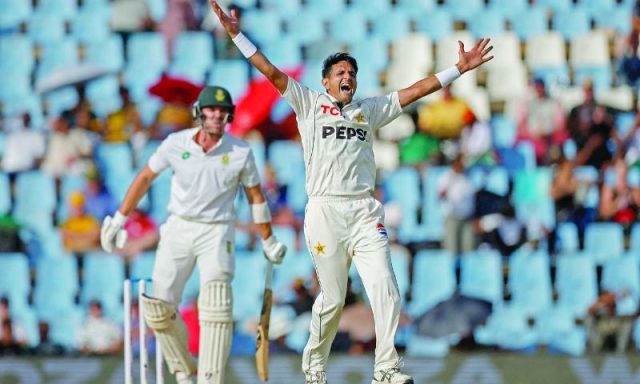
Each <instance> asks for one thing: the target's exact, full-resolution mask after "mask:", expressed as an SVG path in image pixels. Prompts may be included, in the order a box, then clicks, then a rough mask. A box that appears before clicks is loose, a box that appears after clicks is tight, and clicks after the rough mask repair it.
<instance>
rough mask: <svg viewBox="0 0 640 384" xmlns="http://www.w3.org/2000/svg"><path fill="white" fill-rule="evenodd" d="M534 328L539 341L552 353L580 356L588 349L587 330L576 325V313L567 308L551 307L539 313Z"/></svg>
mask: <svg viewBox="0 0 640 384" xmlns="http://www.w3.org/2000/svg"><path fill="white" fill-rule="evenodd" d="M534 329H535V331H536V333H537V336H538V343H539V344H541V345H545V346H546V347H547V350H548V351H549V352H551V353H563V354H568V355H573V356H580V355H582V354H583V353H584V351H585V349H586V344H587V335H586V332H585V330H584V328H583V327H582V326H578V325H576V321H575V314H574V313H573V312H571V311H570V310H568V309H567V308H563V307H560V306H555V307H549V308H547V309H546V310H544V311H542V312H540V313H538V315H537V316H536V318H535V327H534Z"/></svg>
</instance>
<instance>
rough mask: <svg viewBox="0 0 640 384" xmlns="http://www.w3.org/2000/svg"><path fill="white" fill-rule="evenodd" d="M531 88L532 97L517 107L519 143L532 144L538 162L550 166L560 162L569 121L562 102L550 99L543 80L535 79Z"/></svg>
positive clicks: (530, 95) (529, 96) (529, 95)
mask: <svg viewBox="0 0 640 384" xmlns="http://www.w3.org/2000/svg"><path fill="white" fill-rule="evenodd" d="M532 88H533V94H528V95H527V97H526V98H525V100H523V101H522V102H521V103H520V105H519V106H518V110H517V124H518V134H517V137H516V140H517V141H524V140H526V141H529V142H531V144H533V148H534V150H535V154H536V161H537V163H538V164H539V165H549V164H552V163H554V162H555V161H556V160H557V159H558V157H559V156H560V152H561V145H562V142H564V140H566V139H567V137H568V132H567V130H566V122H567V119H566V115H565V112H564V109H563V108H562V106H561V105H560V103H559V102H558V101H557V100H555V99H553V98H552V97H551V96H549V94H548V92H547V89H546V87H545V83H544V80H543V79H540V78H536V79H534V80H533V84H532Z"/></svg>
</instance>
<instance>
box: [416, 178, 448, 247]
mask: <svg viewBox="0 0 640 384" xmlns="http://www.w3.org/2000/svg"><path fill="white" fill-rule="evenodd" d="M447 169H448V167H446V166H443V167H429V168H426V169H425V170H424V172H423V174H422V175H421V176H422V223H421V225H420V227H418V228H416V230H415V231H414V233H413V234H412V239H413V240H414V241H441V240H442V235H443V228H444V213H443V211H442V204H441V203H440V197H439V196H438V188H437V186H438V182H439V180H440V178H441V177H442V174H443V173H444V172H446V171H447Z"/></svg>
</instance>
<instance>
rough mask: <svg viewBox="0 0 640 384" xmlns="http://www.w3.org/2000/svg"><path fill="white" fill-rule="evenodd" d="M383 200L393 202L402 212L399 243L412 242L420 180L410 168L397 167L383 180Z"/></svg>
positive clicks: (418, 204) (418, 205)
mask: <svg viewBox="0 0 640 384" xmlns="http://www.w3.org/2000/svg"><path fill="white" fill-rule="evenodd" d="M383 187H384V193H385V198H386V199H387V201H390V202H394V203H396V204H398V205H399V206H400V209H401V210H402V222H401V223H400V227H399V228H398V239H399V240H400V242H401V243H405V244H406V243H407V242H409V241H411V240H412V236H413V235H412V234H413V231H414V229H415V228H416V226H417V225H418V218H417V216H416V212H417V210H418V209H419V207H420V200H421V196H420V178H419V175H418V173H417V172H416V170H415V169H414V168H412V167H399V168H397V169H395V170H393V171H392V172H391V173H389V174H388V175H387V177H385V178H384V180H383Z"/></svg>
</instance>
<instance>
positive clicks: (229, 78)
mask: <svg viewBox="0 0 640 384" xmlns="http://www.w3.org/2000/svg"><path fill="white" fill-rule="evenodd" d="M268 57H269V58H270V56H268ZM207 84H225V87H226V88H227V90H228V91H229V93H231V98H232V99H233V100H240V97H241V96H242V95H243V94H244V93H245V91H246V89H247V86H248V85H249V69H248V67H247V62H246V61H245V60H218V61H216V62H215V63H214V64H213V66H212V67H211V71H210V72H209V78H208V79H207Z"/></svg>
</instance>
